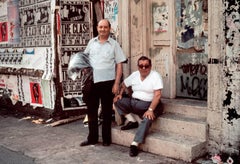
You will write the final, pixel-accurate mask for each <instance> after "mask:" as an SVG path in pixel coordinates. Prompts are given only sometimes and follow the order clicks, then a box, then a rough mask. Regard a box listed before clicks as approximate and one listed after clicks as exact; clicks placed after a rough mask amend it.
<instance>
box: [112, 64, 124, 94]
mask: <svg viewBox="0 0 240 164" xmlns="http://www.w3.org/2000/svg"><path fill="white" fill-rule="evenodd" d="M122 73H123V67H122V63H118V64H117V65H116V77H115V82H114V85H113V88H112V92H113V94H115V95H116V94H118V92H119V84H120V81H121V77H122Z"/></svg>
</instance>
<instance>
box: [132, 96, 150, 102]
mask: <svg viewBox="0 0 240 164" xmlns="http://www.w3.org/2000/svg"><path fill="white" fill-rule="evenodd" d="M132 100H135V101H144V102H151V101H145V100H140V99H137V98H133V97H132Z"/></svg>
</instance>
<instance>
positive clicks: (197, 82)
mask: <svg viewBox="0 0 240 164" xmlns="http://www.w3.org/2000/svg"><path fill="white" fill-rule="evenodd" d="M180 79H181V92H184V91H185V90H186V91H187V94H188V95H191V96H196V97H199V98H200V99H206V98H207V79H206V78H202V79H200V78H198V77H196V76H195V77H193V78H192V79H190V78H189V77H186V78H185V79H184V77H183V76H180Z"/></svg>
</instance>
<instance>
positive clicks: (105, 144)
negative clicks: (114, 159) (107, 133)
mask: <svg viewBox="0 0 240 164" xmlns="http://www.w3.org/2000/svg"><path fill="white" fill-rule="evenodd" d="M102 145H103V146H110V145H111V144H110V143H108V142H103V143H102Z"/></svg>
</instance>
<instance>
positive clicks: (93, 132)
mask: <svg viewBox="0 0 240 164" xmlns="http://www.w3.org/2000/svg"><path fill="white" fill-rule="evenodd" d="M113 84H114V80H112V81H105V82H99V83H95V84H93V85H92V87H91V90H90V94H89V96H88V100H87V108H88V109H87V115H88V129H89V134H88V141H90V142H98V137H99V134H98V108H99V104H100V103H101V107H102V117H103V118H102V119H103V122H102V140H103V142H104V143H111V142H112V138H111V124H112V105H113V97H114V95H113V93H112V87H113Z"/></svg>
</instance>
